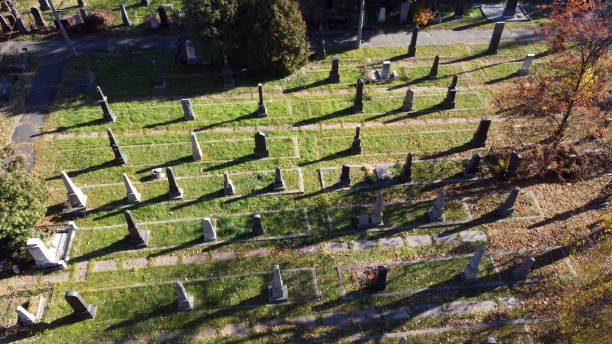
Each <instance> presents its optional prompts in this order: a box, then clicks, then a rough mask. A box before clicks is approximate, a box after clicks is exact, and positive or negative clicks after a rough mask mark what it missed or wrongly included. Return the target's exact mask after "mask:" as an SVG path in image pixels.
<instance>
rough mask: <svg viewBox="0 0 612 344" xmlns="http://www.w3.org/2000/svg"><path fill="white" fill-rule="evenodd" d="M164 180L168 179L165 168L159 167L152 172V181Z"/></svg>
mask: <svg viewBox="0 0 612 344" xmlns="http://www.w3.org/2000/svg"><path fill="white" fill-rule="evenodd" d="M164 178H166V173H164V169H163V168H161V167H158V168H154V169H152V170H151V179H153V180H162V179H164Z"/></svg>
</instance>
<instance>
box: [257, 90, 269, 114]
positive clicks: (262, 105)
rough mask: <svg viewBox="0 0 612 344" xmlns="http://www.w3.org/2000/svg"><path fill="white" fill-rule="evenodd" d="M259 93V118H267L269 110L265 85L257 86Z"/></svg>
mask: <svg viewBox="0 0 612 344" xmlns="http://www.w3.org/2000/svg"><path fill="white" fill-rule="evenodd" d="M257 93H258V95H259V102H258V103H257V106H258V108H257V117H266V116H267V115H268V109H267V108H266V104H265V103H264V96H263V85H262V84H261V83H259V84H257Z"/></svg>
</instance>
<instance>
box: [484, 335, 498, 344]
mask: <svg viewBox="0 0 612 344" xmlns="http://www.w3.org/2000/svg"><path fill="white" fill-rule="evenodd" d="M480 344H497V339H495V337H491V336H489V337H487V338H485V339H484V340H483V341H482V342H481V343H480Z"/></svg>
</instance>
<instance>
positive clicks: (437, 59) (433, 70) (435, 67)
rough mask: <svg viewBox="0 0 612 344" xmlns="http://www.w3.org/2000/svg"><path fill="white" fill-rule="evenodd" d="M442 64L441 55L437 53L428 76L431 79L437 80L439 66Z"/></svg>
mask: <svg viewBox="0 0 612 344" xmlns="http://www.w3.org/2000/svg"><path fill="white" fill-rule="evenodd" d="M439 65H440V56H438V55H436V57H434V60H433V65H432V66H431V70H429V75H428V76H427V77H428V78H429V79H431V80H436V79H437V78H438V66H439Z"/></svg>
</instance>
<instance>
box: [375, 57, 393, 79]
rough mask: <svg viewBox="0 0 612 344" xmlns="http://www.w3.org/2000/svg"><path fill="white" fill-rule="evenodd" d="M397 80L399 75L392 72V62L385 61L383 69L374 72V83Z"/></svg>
mask: <svg viewBox="0 0 612 344" xmlns="http://www.w3.org/2000/svg"><path fill="white" fill-rule="evenodd" d="M395 79H397V73H396V72H392V71H391V61H383V63H382V68H381V69H375V70H374V71H373V72H372V81H376V82H389V81H391V80H395Z"/></svg>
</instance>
